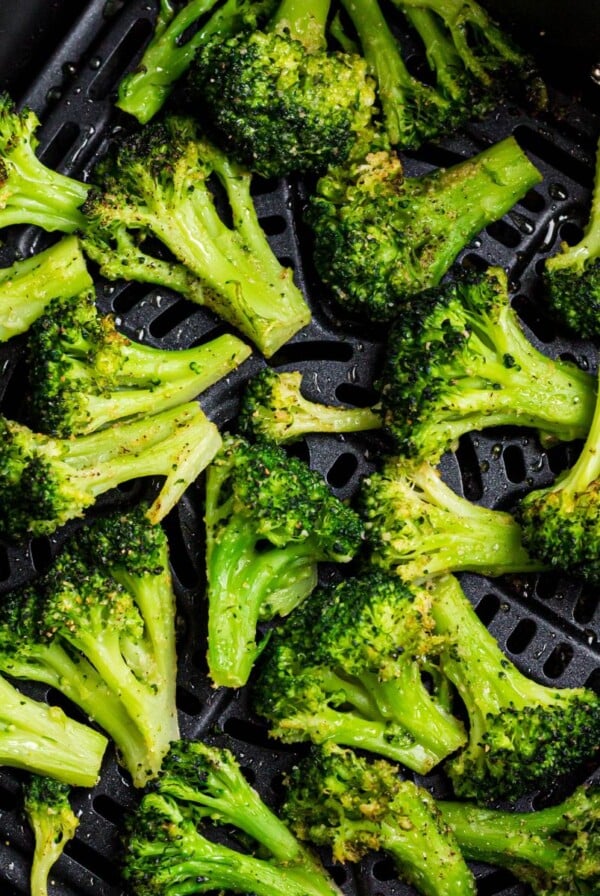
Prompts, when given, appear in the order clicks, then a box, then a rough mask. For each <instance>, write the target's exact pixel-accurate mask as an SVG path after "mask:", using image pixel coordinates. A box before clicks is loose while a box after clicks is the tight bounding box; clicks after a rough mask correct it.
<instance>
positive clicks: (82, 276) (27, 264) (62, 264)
mask: <svg viewBox="0 0 600 896" xmlns="http://www.w3.org/2000/svg"><path fill="white" fill-rule="evenodd" d="M92 286H93V281H92V278H91V276H90V274H89V272H88V270H87V267H86V263H85V258H84V257H83V254H82V252H81V248H80V246H79V242H78V241H77V239H76V238H75V237H74V236H67V237H65V238H64V239H62V240H60V241H59V242H58V243H56V244H55V245H54V246H51V247H50V248H49V249H45V250H44V251H43V252H39V253H38V254H37V255H33V256H31V258H25V259H23V260H22V261H16V262H15V263H14V264H13V265H11V266H10V267H8V268H2V269H0V342H5V341H6V340H7V339H10V338H11V337H12V336H16V335H18V334H19V333H24V332H25V331H26V330H28V329H29V327H30V326H31V324H32V323H33V322H34V321H35V320H37V319H38V317H40V316H41V315H42V314H43V312H44V310H45V308H46V306H47V305H48V303H49V302H50V301H51V300H52V299H59V298H64V299H68V298H71V296H76V295H78V294H79V293H81V292H84V290H87V289H90V288H91V287H92Z"/></svg>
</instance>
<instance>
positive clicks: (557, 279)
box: [542, 142, 600, 339]
mask: <svg viewBox="0 0 600 896" xmlns="http://www.w3.org/2000/svg"><path fill="white" fill-rule="evenodd" d="M542 278H543V283H544V287H545V291H546V296H547V298H548V301H549V303H550V305H551V307H552V308H553V310H554V311H555V312H556V314H557V316H558V317H559V318H560V319H561V320H562V321H563V322H564V323H566V324H567V325H568V326H569V327H570V328H571V329H572V330H573V331H574V332H575V333H577V334H578V335H579V336H583V337H586V338H591V339H594V338H595V337H597V336H599V335H600V324H599V321H600V142H599V143H598V150H597V153H596V171H595V183H594V190H593V194H592V205H591V209H590V213H589V218H588V222H587V225H586V226H585V228H584V231H583V235H582V237H581V239H580V240H579V242H577V243H576V244H575V245H574V246H569V245H568V244H567V243H563V244H562V246H561V251H560V252H558V253H557V254H556V255H552V256H551V257H550V258H547V259H546V261H545V264H544V270H543V274H542Z"/></svg>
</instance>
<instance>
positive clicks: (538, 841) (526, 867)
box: [438, 785, 600, 896]
mask: <svg viewBox="0 0 600 896" xmlns="http://www.w3.org/2000/svg"><path fill="white" fill-rule="evenodd" d="M438 809H439V810H440V812H441V814H442V818H443V820H444V822H445V823H446V824H447V825H448V826H449V827H450V828H451V829H452V832H453V833H454V836H455V838H456V841H457V842H458V845H459V847H460V850H461V852H462V854H463V855H464V856H465V858H466V859H469V860H473V861H477V862H488V863H489V864H492V865H498V866H500V867H503V868H508V869H509V870H510V871H511V872H512V873H513V874H514V876H515V877H517V878H518V879H519V880H521V881H523V882H524V883H526V884H529V886H530V887H531V890H532V892H533V893H534V894H535V896H573V894H575V893H577V894H580V896H594V894H595V893H597V892H598V889H599V887H600V844H599V843H598V830H599V822H600V792H599V791H598V787H597V785H596V786H595V785H591V786H589V787H586V786H582V787H578V788H577V790H575V791H574V793H572V794H571V795H570V796H568V797H567V798H566V799H565V800H564V801H563V802H562V803H559V804H558V805H555V806H550V807H548V808H545V809H538V810H537V811H533V812H514V811H512V812H507V811H500V810H495V809H485V808H480V807H477V806H474V805H472V804H469V803H458V802H449V801H440V802H438Z"/></svg>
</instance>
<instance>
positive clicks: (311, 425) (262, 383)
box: [237, 367, 382, 444]
mask: <svg viewBox="0 0 600 896" xmlns="http://www.w3.org/2000/svg"><path fill="white" fill-rule="evenodd" d="M237 425H238V430H239V431H240V432H241V433H242V435H244V436H248V437H254V438H261V439H267V440H270V441H272V442H277V443H278V444H283V443H285V442H294V441H296V440H297V439H300V438H302V436H304V435H307V434H309V433H342V432H361V431H364V430H370V429H380V428H381V425H382V422H381V416H380V415H379V414H378V413H377V412H376V411H375V410H373V409H371V408H351V407H344V406H342V405H340V406H339V407H338V406H335V405H325V404H320V403H319V402H316V401H311V400H310V399H308V398H305V397H304V395H303V394H302V374H301V373H300V372H299V371H297V370H289V371H288V370H284V371H277V370H273V368H271V367H264V368H263V369H262V370H261V371H260V373H258V374H257V375H256V376H254V377H253V378H252V379H251V380H250V382H249V383H248V384H247V386H246V389H245V391H244V394H243V396H242V403H241V406H240V411H239V414H238V419H237Z"/></svg>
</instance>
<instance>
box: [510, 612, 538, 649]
mask: <svg viewBox="0 0 600 896" xmlns="http://www.w3.org/2000/svg"><path fill="white" fill-rule="evenodd" d="M536 631H537V624H536V623H535V622H534V620H533V619H521V621H520V622H519V623H518V624H517V626H516V627H515V629H514V631H513V632H512V634H511V635H510V636H509V637H508V639H507V641H506V646H507V648H508V650H509V651H510V652H511V653H514V654H519V653H523V651H524V650H527V648H528V647H529V645H530V644H531V642H532V640H533V638H534V637H535V633H536Z"/></svg>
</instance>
